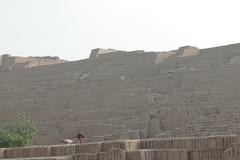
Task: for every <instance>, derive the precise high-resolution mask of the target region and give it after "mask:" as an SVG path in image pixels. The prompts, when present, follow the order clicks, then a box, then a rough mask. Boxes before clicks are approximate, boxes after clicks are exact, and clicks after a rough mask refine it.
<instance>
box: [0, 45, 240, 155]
mask: <svg viewBox="0 0 240 160" xmlns="http://www.w3.org/2000/svg"><path fill="white" fill-rule="evenodd" d="M93 55H95V56H93V57H94V58H91V57H90V58H89V59H85V60H81V61H75V62H66V63H63V64H55V65H46V66H42V67H33V68H30V69H29V68H23V69H21V70H17V69H15V70H14V69H13V70H12V71H11V72H0V121H6V120H9V119H11V118H13V117H15V116H16V114H18V113H22V112H25V113H27V114H29V115H31V116H32V118H33V120H34V122H36V124H37V128H38V132H37V135H36V137H35V141H34V143H35V144H38V145H41V144H58V143H60V141H61V140H62V139H64V138H71V137H73V136H75V135H76V133H78V132H79V131H82V132H83V133H84V134H85V135H86V137H87V138H86V139H84V141H85V142H103V141H114V140H126V139H127V140H134V139H146V138H168V137H195V136H211V135H235V134H236V133H237V131H238V130H239V127H240V125H239V124H240V118H239V117H240V106H239V104H240V99H239V95H240V85H239V80H240V75H239V70H240V65H239V63H237V61H238V57H239V56H240V45H239V44H235V45H229V46H222V47H216V48H209V49H201V50H200V49H197V48H196V47H190V46H187V47H183V48H180V49H177V50H173V51H170V52H144V51H133V52H126V51H116V52H113V53H107V54H106V55H104V54H103V55H100V56H99V55H98V52H97V51H94V54H93ZM133 154H134V153H133Z"/></svg>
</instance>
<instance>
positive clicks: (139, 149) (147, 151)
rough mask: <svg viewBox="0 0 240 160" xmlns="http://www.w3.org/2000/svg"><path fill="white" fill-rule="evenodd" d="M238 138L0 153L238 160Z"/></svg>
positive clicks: (36, 157) (36, 158)
mask: <svg viewBox="0 0 240 160" xmlns="http://www.w3.org/2000/svg"><path fill="white" fill-rule="evenodd" d="M235 141H237V137H236V136H211V137H188V138H162V139H159V138H155V139H142V140H118V141H105V142H99V143H88V144H70V145H50V146H32V147H23V148H9V149H0V158H8V159H9V158H14V160H20V159H25V160H26V159H27V160H239V159H240V153H239V145H240V144H239V143H234V142H235Z"/></svg>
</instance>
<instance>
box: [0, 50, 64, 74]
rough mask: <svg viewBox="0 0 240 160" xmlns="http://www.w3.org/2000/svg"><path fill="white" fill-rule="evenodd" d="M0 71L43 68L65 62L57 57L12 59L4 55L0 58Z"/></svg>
mask: <svg viewBox="0 0 240 160" xmlns="http://www.w3.org/2000/svg"><path fill="white" fill-rule="evenodd" d="M0 60H1V63H0V66H1V67H0V71H11V70H16V69H23V68H32V67H37V66H45V65H51V64H58V63H64V62H66V61H65V60H62V59H59V58H58V57H50V56H46V57H12V56H11V55H9V54H4V55H2V56H1V58H0Z"/></svg>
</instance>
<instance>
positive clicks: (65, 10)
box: [0, 0, 240, 60]
mask: <svg viewBox="0 0 240 160" xmlns="http://www.w3.org/2000/svg"><path fill="white" fill-rule="evenodd" d="M239 42H240V2H239V0H0V54H2V53H9V54H12V55H21V56H46V55H51V56H59V57H61V58H64V59H68V60H78V59H83V58H87V57H88V56H89V53H90V51H91V49H92V48H99V47H100V48H114V49H121V50H139V49H143V50H146V51H151V50H152V51H165V50H172V49H176V48H178V47H179V46H184V45H193V46H198V47H200V48H207V47H213V46H219V45H226V44H232V43H239Z"/></svg>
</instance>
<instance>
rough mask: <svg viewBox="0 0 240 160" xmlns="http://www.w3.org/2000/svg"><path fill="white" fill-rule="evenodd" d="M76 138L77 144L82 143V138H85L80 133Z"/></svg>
mask: <svg viewBox="0 0 240 160" xmlns="http://www.w3.org/2000/svg"><path fill="white" fill-rule="evenodd" d="M76 138H77V139H78V142H79V143H82V138H85V135H84V134H83V133H82V132H81V131H80V132H79V133H78V134H77V136H76Z"/></svg>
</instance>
